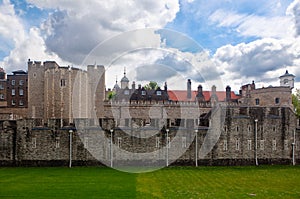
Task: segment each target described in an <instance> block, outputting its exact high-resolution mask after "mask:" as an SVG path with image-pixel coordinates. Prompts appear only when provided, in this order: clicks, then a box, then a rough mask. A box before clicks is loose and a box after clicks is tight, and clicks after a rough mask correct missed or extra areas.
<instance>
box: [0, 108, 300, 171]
mask: <svg viewBox="0 0 300 199" xmlns="http://www.w3.org/2000/svg"><path fill="white" fill-rule="evenodd" d="M204 112H206V111H204ZM221 113H222V114H223V113H224V115H222V114H221V117H224V118H225V120H224V123H223V124H222V125H221V126H222V127H221V128H214V127H213V126H215V124H214V122H217V123H218V122H219V121H218V120H215V121H212V119H210V122H209V123H210V124H212V125H213V126H212V127H210V126H206V127H205V126H197V127H196V126H193V127H190V126H185V125H183V126H169V127H167V128H168V130H169V131H168V136H167V128H166V126H164V127H162V128H160V127H159V126H157V125H153V126H151V125H150V126H149V125H147V126H131V127H130V126H129V127H128V126H119V127H114V125H116V122H115V121H113V120H111V119H105V118H102V119H101V120H102V121H101V122H100V123H102V125H103V129H102V128H100V127H99V125H98V121H95V120H93V119H90V120H86V119H78V120H75V121H74V122H75V124H76V128H77V129H76V130H75V128H74V127H70V126H65V127H61V126H63V125H62V124H61V122H62V121H61V120H49V121H47V122H46V123H47V126H41V125H40V124H41V121H40V120H36V119H30V120H17V121H0V138H1V142H0V143H1V145H0V162H1V165H31V166H43V165H47V166H58V165H64V166H67V165H68V164H69V159H70V135H72V142H71V147H72V163H73V165H95V164H98V165H101V164H105V165H110V161H111V150H112V151H113V152H112V154H113V156H112V158H113V165H114V166H117V165H130V164H133V165H137V164H139V165H140V164H150V163H155V162H157V164H166V162H167V160H166V158H167V157H168V161H169V164H174V165H195V160H196V153H197V159H198V164H199V165H245V164H252V165H253V164H254V163H255V144H256V140H257V146H258V148H257V158H258V162H259V164H291V163H292V149H293V148H292V143H294V132H295V139H296V142H295V143H296V146H295V157H296V162H297V164H299V162H300V129H299V128H297V126H296V124H297V122H296V118H295V116H294V114H293V112H292V111H291V109H289V108H279V107H268V108H267V107H265V108H258V107H239V108H236V107H223V109H222V112H221ZM212 114H214V113H212ZM256 119H257V122H255V120H256ZM107 120H109V121H110V122H108V121H107ZM220 121H222V120H220ZM104 123H110V124H109V125H110V126H109V128H107V127H108V126H106V127H105V125H104ZM256 126H257V128H256ZM111 127H114V128H113V132H110V128H111ZM70 130H73V131H74V132H72V134H70ZM196 130H197V142H196ZM218 130H221V131H220V136H219V138H217V139H215V137H213V136H210V135H218V134H214V133H215V131H218ZM256 132H257V139H256V137H255V134H256ZM111 135H112V138H111ZM168 137H169V138H168ZM111 139H112V141H113V143H112V144H111V143H110V140H111ZM214 142H216V144H214ZM196 143H197V146H196ZM209 143H213V144H212V145H210V144H209ZM167 146H169V147H168V148H167ZM209 147H211V148H209ZM196 149H197V150H196ZM206 149H207V153H206V152H205V151H206ZM167 154H168V155H167ZM98 160H100V161H98Z"/></svg>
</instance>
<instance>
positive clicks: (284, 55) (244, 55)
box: [214, 38, 300, 85]
mask: <svg viewBox="0 0 300 199" xmlns="http://www.w3.org/2000/svg"><path fill="white" fill-rule="evenodd" d="M299 43H300V40H299V38H290V39H281V40H278V39H271V38H265V39H261V40H256V41H253V42H250V43H248V44H245V43H241V44H238V45H236V46H232V45H226V46H223V47H220V48H219V49H218V50H217V51H216V53H215V54H214V60H215V62H216V63H217V65H218V66H219V67H218V68H219V70H222V71H224V75H223V76H222V78H223V79H225V81H228V82H229V81H232V82H233V84H235V85H241V84H244V83H247V82H248V83H249V82H251V81H252V80H256V81H259V82H265V83H268V82H269V83H270V84H271V83H275V82H277V81H276V80H277V78H278V75H282V73H283V71H285V69H287V68H290V71H291V72H292V73H295V74H296V73H297V70H296V69H297V68H299V63H300V62H299V60H300V48H299V47H300V46H299ZM299 75H300V74H299ZM274 81H275V82H274Z"/></svg>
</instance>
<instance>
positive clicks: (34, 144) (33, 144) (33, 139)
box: [31, 138, 36, 149]
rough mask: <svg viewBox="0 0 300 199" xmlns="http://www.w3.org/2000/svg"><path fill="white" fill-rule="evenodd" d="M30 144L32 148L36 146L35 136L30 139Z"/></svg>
mask: <svg viewBox="0 0 300 199" xmlns="http://www.w3.org/2000/svg"><path fill="white" fill-rule="evenodd" d="M31 145H32V148H33V149H35V148H36V138H32V140H31Z"/></svg>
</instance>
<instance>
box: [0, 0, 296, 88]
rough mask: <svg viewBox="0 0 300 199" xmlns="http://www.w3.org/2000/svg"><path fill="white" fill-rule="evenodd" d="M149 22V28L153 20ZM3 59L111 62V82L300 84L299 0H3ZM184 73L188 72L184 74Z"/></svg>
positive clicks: (19, 65)
mask: <svg viewBox="0 0 300 199" xmlns="http://www.w3.org/2000/svg"><path fill="white" fill-rule="evenodd" d="M145 28H146V29H145ZM0 44H1V45H0V66H1V67H3V68H4V69H5V70H6V71H7V72H8V73H9V72H11V71H13V70H16V69H24V70H26V69H27V66H26V65H27V60H28V59H29V58H30V59H31V60H39V61H45V60H55V61H57V62H58V63H59V64H60V65H71V66H74V67H83V65H85V64H94V63H96V64H103V65H105V66H106V68H107V78H106V84H107V87H112V86H113V84H114V83H115V81H116V78H117V79H118V80H120V79H121V78H122V75H123V70H124V67H126V72H127V76H128V77H129V78H130V80H136V81H137V83H139V82H143V81H144V82H147V81H149V80H155V81H157V82H159V84H163V82H164V81H167V82H168V85H169V87H171V88H172V86H173V87H174V89H176V88H185V86H186V83H185V82H186V79H187V78H190V79H192V82H193V83H192V86H193V88H194V89H195V88H196V86H197V85H198V84H199V83H201V84H202V85H204V88H206V89H209V88H210V86H211V84H216V85H218V86H217V87H218V88H221V87H222V85H223V87H225V86H226V85H231V87H232V89H233V90H235V91H238V89H239V88H240V86H241V85H242V84H245V83H250V82H252V80H255V82H256V83H257V86H258V87H262V86H269V85H273V86H277V85H278V84H279V81H278V77H279V76H280V75H282V74H284V73H285V70H288V71H289V72H290V73H293V74H294V75H296V76H297V78H296V87H298V88H300V70H299V67H300V1H299V0H264V1H261V0H239V1H232V0H210V1H206V0H179V1H177V0H160V1H154V0H139V1H135V0H128V1H119V0H106V1H104V0H100V1H99V0H89V1H83V0H82V1H81V0H78V1H73V0H43V1H40V0H0ZM179 80H180V81H179Z"/></svg>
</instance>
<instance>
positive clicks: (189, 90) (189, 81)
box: [187, 79, 192, 99]
mask: <svg viewBox="0 0 300 199" xmlns="http://www.w3.org/2000/svg"><path fill="white" fill-rule="evenodd" d="M191 87H192V82H191V79H188V80H187V98H188V99H191V98H192V88H191Z"/></svg>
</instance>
